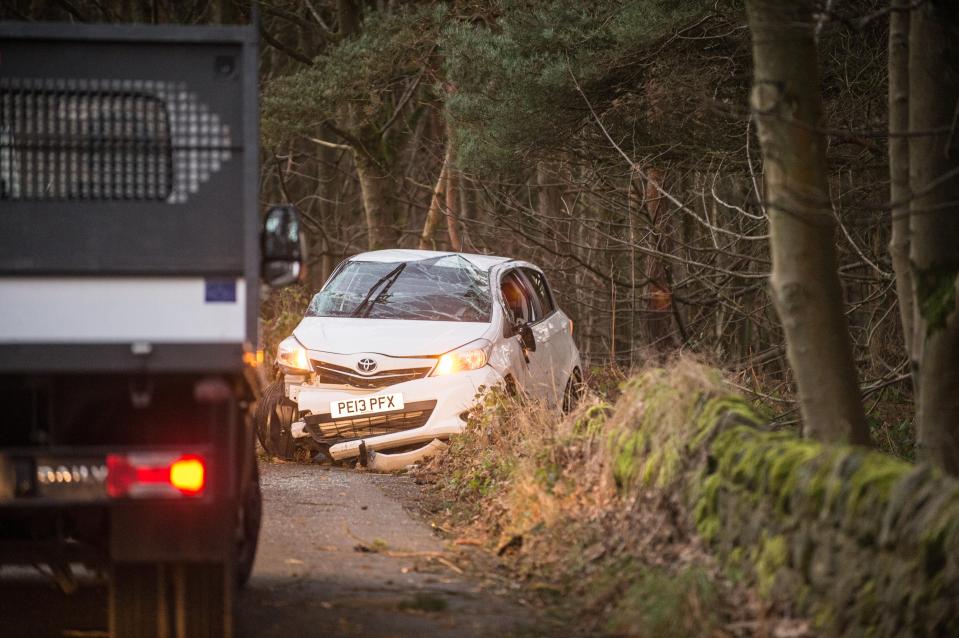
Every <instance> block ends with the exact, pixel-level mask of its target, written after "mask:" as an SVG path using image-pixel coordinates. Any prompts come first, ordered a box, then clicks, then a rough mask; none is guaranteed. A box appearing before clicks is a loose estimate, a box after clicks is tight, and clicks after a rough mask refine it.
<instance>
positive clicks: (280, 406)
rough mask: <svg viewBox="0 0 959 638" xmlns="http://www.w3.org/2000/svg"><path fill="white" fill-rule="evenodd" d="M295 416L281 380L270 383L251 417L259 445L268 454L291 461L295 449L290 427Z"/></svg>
mask: <svg viewBox="0 0 959 638" xmlns="http://www.w3.org/2000/svg"><path fill="white" fill-rule="evenodd" d="M295 415H296V405H295V404H294V403H293V402H292V401H290V400H289V399H287V398H286V396H284V394H283V380H282V379H280V380H277V381H274V382H273V383H271V384H270V385H269V386H268V387H267V388H266V391H264V392H263V396H262V397H260V400H259V401H258V402H257V405H256V413H255V414H254V417H253V418H254V422H255V424H256V434H257V438H258V439H259V440H260V445H262V446H263V449H264V450H266V451H267V452H268V453H269V454H272V455H273V456H276V457H279V458H281V459H284V460H291V459H293V455H294V452H295V449H296V447H295V445H294V440H293V432H292V431H291V430H290V427H291V426H292V425H293V418H294V416H295Z"/></svg>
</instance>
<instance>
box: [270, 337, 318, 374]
mask: <svg viewBox="0 0 959 638" xmlns="http://www.w3.org/2000/svg"><path fill="white" fill-rule="evenodd" d="M276 362H277V363H279V364H280V365H281V366H284V367H286V368H290V369H291V370H301V371H303V372H309V371H310V369H311V368H310V358H309V357H308V356H306V348H304V347H303V345H302V344H301V343H300V342H299V341H297V340H296V337H287V338H286V339H284V340H283V341H281V342H280V345H279V346H277V347H276Z"/></svg>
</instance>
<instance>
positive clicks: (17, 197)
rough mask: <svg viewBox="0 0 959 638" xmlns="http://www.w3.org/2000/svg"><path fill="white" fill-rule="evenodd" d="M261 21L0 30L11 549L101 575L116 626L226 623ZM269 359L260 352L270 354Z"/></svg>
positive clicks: (238, 526)
mask: <svg viewBox="0 0 959 638" xmlns="http://www.w3.org/2000/svg"><path fill="white" fill-rule="evenodd" d="M257 120H258V110H257V32H256V29H255V27H254V26H250V25H245V26H177V25H162V26H150V25H75V24H55V23H46V24H42V23H17V22H6V23H0V565H12V564H19V565H44V566H46V567H45V571H46V572H47V573H49V574H51V575H53V577H54V579H55V580H56V582H57V583H59V584H60V586H61V587H62V588H63V589H64V590H66V591H69V590H70V589H71V588H73V587H74V586H75V576H74V574H75V573H76V572H77V571H78V570H79V569H80V566H83V568H84V569H94V570H97V571H98V572H100V573H102V574H105V575H106V577H107V578H108V580H109V591H110V596H109V629H110V635H111V636H113V638H124V637H127V636H137V637H141V636H179V637H182V638H186V637H190V638H193V637H197V636H201V637H206V636H229V635H231V633H232V607H233V599H234V592H235V588H236V587H237V586H238V585H240V584H242V583H243V582H244V581H245V580H246V579H247V578H248V577H249V575H250V571H251V568H252V564H253V557H254V553H255V549H256V544H257V537H258V534H259V523H260V512H261V501H260V489H259V482H258V475H257V465H256V454H255V452H256V450H255V434H254V431H253V426H252V422H251V421H252V420H251V417H250V414H251V409H250V408H251V405H252V404H253V403H254V401H255V399H256V396H257V394H258V390H257V384H256V381H255V377H256V375H255V372H256V371H255V366H256V364H257V362H258V355H257V314H258V307H259V290H260V285H261V277H262V279H263V280H264V281H265V282H266V283H267V284H270V285H285V284H288V283H292V282H293V281H295V280H296V279H297V278H298V276H299V275H300V271H301V268H302V234H301V229H300V225H299V219H298V217H297V215H296V212H295V211H294V210H292V209H291V208H287V207H275V208H272V209H270V210H269V211H268V212H267V213H266V215H265V216H263V222H262V224H261V215H260V211H259V207H258V178H259V171H258V154H259V147H258V121H257ZM261 359H262V357H260V360H261Z"/></svg>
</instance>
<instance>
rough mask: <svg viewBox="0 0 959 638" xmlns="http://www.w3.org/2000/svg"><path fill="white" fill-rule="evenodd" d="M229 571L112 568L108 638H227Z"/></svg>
mask: <svg viewBox="0 0 959 638" xmlns="http://www.w3.org/2000/svg"><path fill="white" fill-rule="evenodd" d="M232 571H233V570H232V569H229V567H228V566H227V565H225V564H223V563H115V564H114V565H113V566H112V567H111V571H110V609H109V614H110V636H111V638H156V637H157V636H169V637H170V638H230V636H231V635H232V630H233V590H234V579H233V574H232Z"/></svg>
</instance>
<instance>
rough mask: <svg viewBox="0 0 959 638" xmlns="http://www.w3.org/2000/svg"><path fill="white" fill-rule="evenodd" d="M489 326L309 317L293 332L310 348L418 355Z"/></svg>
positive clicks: (450, 346)
mask: <svg viewBox="0 0 959 638" xmlns="http://www.w3.org/2000/svg"><path fill="white" fill-rule="evenodd" d="M489 329H490V324H488V323H473V322H454V321H407V320H398V319H356V318H352V317H306V318H305V319H303V321H301V322H300V325H298V326H297V327H296V330H294V331H293V335H294V336H295V337H296V338H297V340H298V341H299V342H300V343H302V344H303V345H304V346H305V347H306V349H307V350H319V351H321V352H335V353H338V354H357V353H361V352H370V353H376V354H383V355H387V356H392V357H417V356H426V355H435V354H442V353H444V352H448V351H449V350H452V349H454V348H458V347H460V346H462V345H465V344H467V343H469V342H470V341H473V340H475V339H479V338H480V337H482V336H483V335H485V334H486V333H487V331H488V330H489Z"/></svg>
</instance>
